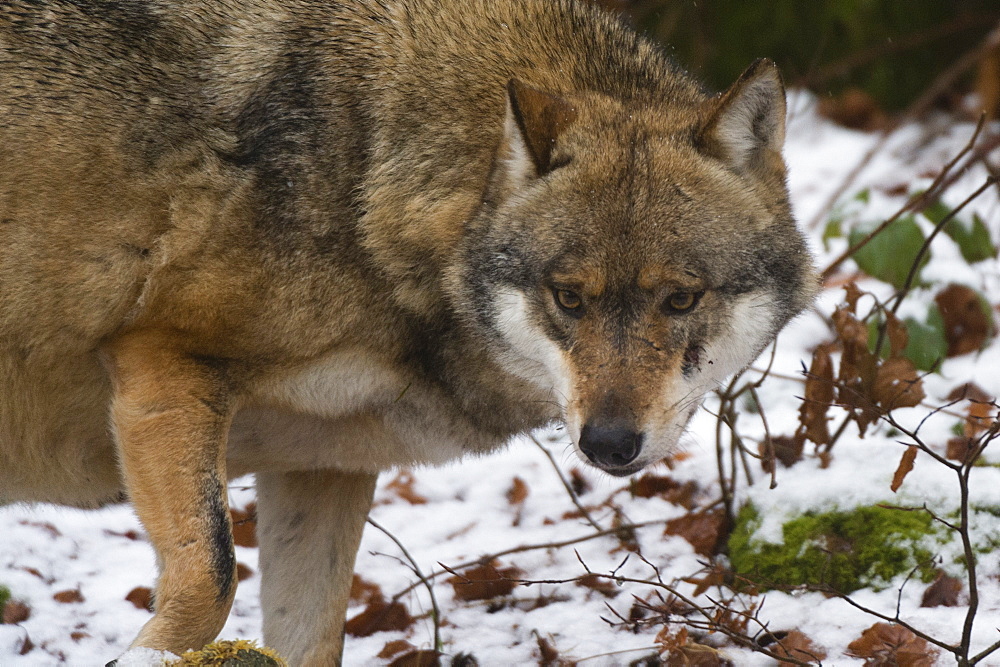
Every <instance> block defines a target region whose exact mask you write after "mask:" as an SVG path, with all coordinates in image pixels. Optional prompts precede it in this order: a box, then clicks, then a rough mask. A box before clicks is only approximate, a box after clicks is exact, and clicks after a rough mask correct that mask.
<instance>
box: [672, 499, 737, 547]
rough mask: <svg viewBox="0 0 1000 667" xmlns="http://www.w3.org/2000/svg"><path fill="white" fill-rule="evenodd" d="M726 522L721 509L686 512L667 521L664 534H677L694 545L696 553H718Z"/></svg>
mask: <svg viewBox="0 0 1000 667" xmlns="http://www.w3.org/2000/svg"><path fill="white" fill-rule="evenodd" d="M726 524H727V521H726V513H725V512H724V511H723V510H708V511H702V512H688V513H687V514H685V515H683V516H680V517H677V518H676V519H671V520H670V521H668V522H667V526H666V528H665V529H664V534H665V535H679V536H681V537H683V538H684V539H685V540H687V541H688V542H689V543H690V544H691V546H692V547H694V550H695V552H696V553H699V554H701V555H702V556H712V555H715V554H716V553H718V550H719V547H720V546H721V545H722V541H723V540H724V538H725V537H726V535H727V531H726V528H727V525H726Z"/></svg>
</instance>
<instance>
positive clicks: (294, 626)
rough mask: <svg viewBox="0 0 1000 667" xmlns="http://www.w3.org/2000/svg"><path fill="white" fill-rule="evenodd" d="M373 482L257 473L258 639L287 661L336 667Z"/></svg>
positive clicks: (341, 475)
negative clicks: (260, 621) (261, 637)
mask: <svg viewBox="0 0 1000 667" xmlns="http://www.w3.org/2000/svg"><path fill="white" fill-rule="evenodd" d="M376 477H377V476H376V475H373V474H368V473H347V472H341V471H337V470H321V471H316V472H295V473H265V474H259V475H257V513H258V537H259V539H260V562H261V568H262V569H261V577H262V579H261V606H262V607H263V608H264V642H265V643H266V644H267V645H268V646H270V647H273V648H274V649H275V650H276V651H278V653H280V654H281V655H282V656H283V657H285V658H287V660H288V661H289V664H292V665H302V666H304V667H305V666H316V667H319V666H323V667H328V666H329V665H339V664H340V657H341V651H342V648H343V627H344V614H345V613H346V611H347V598H348V595H349V593H350V589H351V577H352V575H353V573H354V557H355V555H356V553H357V550H358V544H359V543H360V541H361V533H362V531H363V529H364V525H365V519H366V518H367V517H368V510H369V509H370V507H371V500H372V494H373V493H374V491H375V480H376Z"/></svg>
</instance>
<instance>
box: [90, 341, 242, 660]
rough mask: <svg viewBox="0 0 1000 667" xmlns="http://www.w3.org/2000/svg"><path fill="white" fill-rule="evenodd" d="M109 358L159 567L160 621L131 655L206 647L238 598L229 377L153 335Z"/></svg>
mask: <svg viewBox="0 0 1000 667" xmlns="http://www.w3.org/2000/svg"><path fill="white" fill-rule="evenodd" d="M108 351H109V357H110V360H111V367H112V368H111V370H112V377H113V380H114V401H113V403H112V412H111V414H112V419H113V422H114V426H115V430H116V435H117V440H118V446H119V450H120V456H121V462H122V468H123V472H124V475H125V484H126V488H127V489H128V493H129V495H130V496H131V500H132V503H133V504H134V505H135V508H136V511H137V513H138V514H139V519H140V520H141V521H142V523H143V525H144V526H145V527H146V530H147V531H148V532H149V537H150V540H151V541H152V543H153V546H154V547H155V549H156V554H157V559H158V561H159V563H160V578H159V580H158V582H157V585H156V596H155V600H156V614H155V615H154V616H153V618H152V619H150V620H149V622H148V623H146V625H145V626H144V627H143V628H142V631H141V632H140V633H139V636H138V637H137V638H136V639H135V641H134V642H133V643H132V646H134V647H146V648H152V649H160V650H168V651H172V652H174V653H181V652H183V651H184V650H186V649H191V648H201V647H202V646H203V645H204V644H206V643H208V642H209V641H211V640H212V639H214V638H215V636H216V635H217V634H218V632H219V630H221V629H222V626H223V624H224V623H225V621H226V617H227V616H228V614H229V608H230V606H231V605H232V602H233V595H234V593H235V591H236V575H235V573H236V563H235V557H234V552H233V538H232V528H231V526H230V519H229V509H228V503H227V498H226V487H225V481H226V470H225V454H224V451H223V449H224V444H225V441H226V440H225V438H226V433H227V431H228V429H229V423H230V421H231V417H232V398H231V393H230V388H229V387H228V383H227V381H226V371H225V368H224V367H223V365H222V364H221V363H220V362H215V361H213V360H209V359H199V358H195V357H192V356H190V355H188V354H185V353H184V352H181V351H179V346H178V345H177V342H176V341H174V340H172V339H171V337H170V336H168V335H161V334H158V333H153V332H143V333H136V334H129V335H126V336H125V337H123V338H121V339H119V340H117V341H115V342H114V343H113V344H111V345H110V346H109V350H108Z"/></svg>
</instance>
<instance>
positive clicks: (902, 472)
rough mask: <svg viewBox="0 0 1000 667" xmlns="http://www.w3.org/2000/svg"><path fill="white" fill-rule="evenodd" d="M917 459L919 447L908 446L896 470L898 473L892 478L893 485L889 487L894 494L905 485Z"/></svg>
mask: <svg viewBox="0 0 1000 667" xmlns="http://www.w3.org/2000/svg"><path fill="white" fill-rule="evenodd" d="M916 458H917V447H916V446H914V445H910V446H908V447H907V448H906V450H905V451H904V452H903V456H902V458H900V459H899V467H897V468H896V473H895V474H894V475H893V476H892V484H890V485H889V488H890V489H892V492H893V493H896V491H898V490H899V487H900V486H902V485H903V480H904V479H906V476H907V475H908V474H910V471H911V470H913V461H914V460H915V459H916Z"/></svg>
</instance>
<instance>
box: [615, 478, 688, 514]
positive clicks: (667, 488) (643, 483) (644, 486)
mask: <svg viewBox="0 0 1000 667" xmlns="http://www.w3.org/2000/svg"><path fill="white" fill-rule="evenodd" d="M697 491H698V485H697V484H695V483H694V482H692V481H687V482H684V483H681V482H678V481H677V480H675V479H673V478H672V477H670V476H668V475H655V474H653V473H646V474H645V475H643V476H642V477H640V478H638V479H633V480H632V481H631V482H629V492H630V493H631V494H632V496H633V497H635V498H654V497H659V498H663V499H664V500H666V501H667V502H669V503H672V504H674V505H680V506H681V507H684V508H686V509H691V508H693V507H694V496H695V494H696V493H697Z"/></svg>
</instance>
